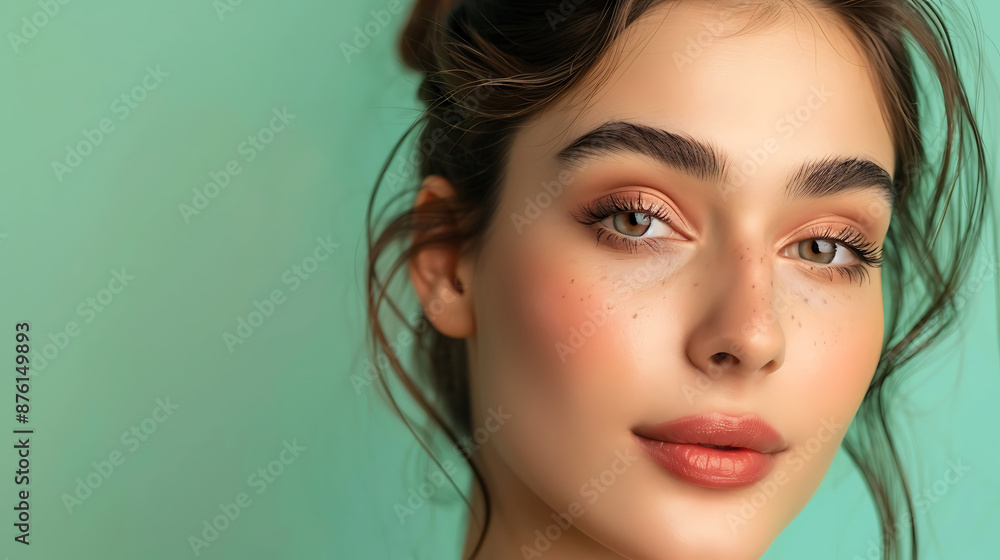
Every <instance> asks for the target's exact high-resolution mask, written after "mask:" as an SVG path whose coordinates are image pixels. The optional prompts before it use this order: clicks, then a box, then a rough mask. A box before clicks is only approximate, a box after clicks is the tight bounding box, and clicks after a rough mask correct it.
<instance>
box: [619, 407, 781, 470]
mask: <svg viewBox="0 0 1000 560" xmlns="http://www.w3.org/2000/svg"><path fill="white" fill-rule="evenodd" d="M634 432H635V434H636V436H638V439H639V444H640V447H642V449H643V451H645V452H646V453H647V454H648V455H649V456H650V457H652V458H653V460H655V461H656V462H657V463H659V464H660V465H661V466H662V467H663V468H665V469H666V470H667V471H669V472H670V473H671V474H673V475H674V476H676V477H678V478H680V479H682V480H685V481H687V482H690V483H693V484H697V485H699V486H704V487H706V488H739V487H743V486H749V485H751V484H754V483H756V482H759V481H760V480H762V479H763V478H764V477H765V476H767V475H768V473H770V472H771V470H772V469H773V468H774V456H775V454H776V453H778V452H780V451H782V450H784V449H785V448H786V447H787V446H786V444H785V440H784V438H783V437H781V434H779V433H778V431H777V430H775V429H774V428H773V427H771V425H770V424H768V423H767V422H765V421H764V420H762V419H761V418H760V417H758V416H756V415H752V414H751V415H746V416H740V417H735V416H727V415H724V414H721V413H718V412H714V413H710V414H702V415H698V416H688V417H685V418H679V419H677V420H673V421H670V422H665V423H663V424H657V425H655V426H640V427H639V428H636V429H635V430H634ZM710 446H718V447H723V449H717V448H716V447H710Z"/></svg>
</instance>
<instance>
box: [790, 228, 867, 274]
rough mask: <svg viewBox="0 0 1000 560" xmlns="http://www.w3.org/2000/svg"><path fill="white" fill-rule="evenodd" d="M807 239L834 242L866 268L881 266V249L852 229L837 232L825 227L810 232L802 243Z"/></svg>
mask: <svg viewBox="0 0 1000 560" xmlns="http://www.w3.org/2000/svg"><path fill="white" fill-rule="evenodd" d="M807 239H824V240H827V241H836V242H837V243H839V244H841V245H843V246H845V247H847V248H848V249H850V250H851V251H852V252H854V254H855V255H857V257H858V258H859V259H861V260H862V261H864V262H865V263H866V264H867V265H868V266H871V267H874V268H880V267H881V266H882V262H883V258H882V248H881V247H879V245H878V243H875V242H874V241H869V240H868V239H867V238H866V237H865V236H864V235H863V234H862V233H861V232H860V231H858V230H856V229H854V228H851V227H848V228H845V229H841V230H839V231H838V230H835V229H834V228H833V227H831V226H827V227H826V229H824V230H820V231H815V232H810V237H808V238H806V239H803V240H802V241H806V240H807Z"/></svg>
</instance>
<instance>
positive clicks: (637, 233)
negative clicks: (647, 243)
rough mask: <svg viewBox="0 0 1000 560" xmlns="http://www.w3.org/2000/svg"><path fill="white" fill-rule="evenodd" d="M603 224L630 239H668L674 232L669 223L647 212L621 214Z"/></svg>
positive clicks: (603, 221) (602, 221) (605, 220)
mask: <svg viewBox="0 0 1000 560" xmlns="http://www.w3.org/2000/svg"><path fill="white" fill-rule="evenodd" d="M601 224H602V225H604V227H606V228H608V229H611V230H614V231H616V232H618V233H620V234H622V235H625V236H628V237H666V236H668V235H670V233H671V232H673V228H671V227H670V226H669V225H668V224H667V222H665V221H663V220H660V219H659V218H655V217H653V216H652V215H650V214H648V213H645V212H619V213H617V214H613V215H611V216H608V217H607V218H604V219H603V220H601ZM646 234H649V235H646Z"/></svg>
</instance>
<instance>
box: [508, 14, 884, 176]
mask: <svg viewBox="0 0 1000 560" xmlns="http://www.w3.org/2000/svg"><path fill="white" fill-rule="evenodd" d="M735 4H736V3H726V2H697V1H695V2H667V3H665V4H663V5H660V6H658V7H656V8H654V9H651V10H650V11H649V12H648V13H647V14H645V15H643V16H642V18H640V19H639V20H638V21H636V22H635V23H634V24H633V25H632V26H630V28H629V30H628V31H627V33H626V34H625V35H624V36H622V37H620V38H619V39H618V40H617V41H616V43H615V44H614V45H613V47H612V48H611V49H608V51H607V54H606V55H605V58H604V59H603V60H602V61H601V63H600V64H599V65H598V71H597V72H592V73H591V74H590V75H589V76H588V78H587V79H586V80H585V81H584V82H583V83H582V84H580V85H579V86H578V87H577V88H576V90H575V91H573V92H571V93H570V94H569V95H567V96H566V97H564V98H562V99H561V100H560V101H558V102H557V103H555V104H554V105H553V106H551V107H549V108H547V109H546V110H544V111H543V112H542V113H541V114H540V115H539V116H538V117H537V118H536V120H535V122H534V123H533V125H539V124H540V125H542V126H529V127H526V128H525V129H524V131H523V132H522V134H521V140H522V142H521V143H520V144H521V145H522V146H524V145H528V146H530V147H531V148H530V150H528V151H522V152H520V154H519V155H521V156H523V157H526V158H529V159H541V158H545V157H552V156H553V155H554V154H555V153H556V152H558V150H559V149H560V148H561V147H564V146H565V145H566V144H567V143H569V142H571V141H572V140H573V139H574V138H576V137H578V136H579V135H581V134H584V133H586V132H588V131H590V130H592V129H593V128H596V127H597V126H600V125H601V124H603V123H605V122H608V121H610V120H631V121H639V122H642V123H644V124H648V125H651V126H655V127H658V128H663V129H666V130H669V131H672V132H680V133H683V134H686V135H690V136H692V137H695V138H698V139H702V140H705V141H707V142H710V143H711V144H713V145H714V146H717V147H719V148H720V149H721V150H722V151H724V152H726V153H727V154H731V155H732V156H733V158H734V161H733V163H734V164H736V165H739V163H740V162H741V160H742V159H743V158H746V157H748V156H747V154H749V153H751V152H752V151H753V150H755V149H759V148H760V147H761V146H763V145H765V144H768V145H773V143H771V142H769V140H776V141H777V143H778V144H779V145H780V150H778V151H776V152H775V153H773V155H772V156H770V157H769V160H768V162H767V163H766V165H765V166H762V171H761V173H760V175H761V177H764V178H767V177H770V174H771V173H783V172H787V171H788V170H790V169H793V168H795V167H797V166H798V165H799V164H800V163H801V162H802V161H804V160H807V159H815V158H818V157H827V156H836V155H844V156H857V157H864V158H866V159H870V160H872V161H874V162H875V163H877V164H879V165H880V166H882V167H883V168H885V169H887V170H889V171H890V172H891V171H892V169H893V163H894V154H893V150H892V141H891V137H890V133H889V131H888V128H887V125H886V123H885V119H884V118H883V114H882V110H881V107H880V104H879V97H878V94H877V90H876V86H875V83H874V82H873V79H872V76H871V74H870V69H869V65H868V63H867V60H866V57H865V55H864V53H863V52H861V51H860V50H859V48H858V46H857V42H856V41H855V40H854V38H853V36H852V35H851V33H850V32H849V30H848V29H847V28H846V27H845V26H844V24H843V23H841V22H840V21H839V20H838V19H836V17H835V15H834V14H832V13H830V12H820V11H815V10H813V9H811V8H807V7H806V6H804V5H801V4H798V5H794V6H792V7H790V6H791V5H789V4H786V3H782V6H781V7H778V8H775V7H774V6H775V5H774V3H763V7H760V8H759V9H757V11H755V8H753V7H751V6H748V5H747V4H745V3H744V4H743V5H742V6H739V7H737V8H734V7H733V6H734V5H735ZM761 10H764V11H763V12H762V11H761ZM539 148H544V149H539ZM517 152H518V151H517V149H516V148H515V153H514V154H512V155H513V156H515V157H516V156H517V155H518V153H517Z"/></svg>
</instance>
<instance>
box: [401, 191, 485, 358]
mask: <svg viewBox="0 0 1000 560" xmlns="http://www.w3.org/2000/svg"><path fill="white" fill-rule="evenodd" d="M454 196H455V189H454V187H453V186H452V184H451V181H449V180H448V179H445V178H444V177H442V176H441V175H429V176H428V177H427V178H425V179H424V182H423V183H422V184H421V185H420V191H419V192H418V193H417V199H416V202H415V203H414V206H415V207H418V208H419V207H420V206H422V205H425V204H428V203H434V202H437V201H442V200H446V199H448V198H451V197H454ZM445 223H446V224H447V225H443V226H439V227H438V228H436V229H435V230H433V231H431V232H417V233H416V234H415V235H414V237H413V242H414V244H416V243H419V242H421V241H422V240H423V239H425V238H426V237H427V236H428V234H429V233H434V234H441V233H446V231H442V230H447V228H450V227H457V226H456V225H455V223H456V220H445ZM409 264H410V280H411V281H412V282H413V288H414V290H416V292H417V299H419V300H420V305H421V306H423V308H424V314H425V315H426V316H427V319H428V320H429V321H430V322H431V324H433V325H434V328H436V329H437V330H438V332H440V333H441V334H443V335H445V336H448V337H451V338H466V337H468V336H471V335H472V334H474V333H475V330H476V329H475V313H474V309H473V306H472V280H473V279H472V271H473V266H472V261H471V259H470V258H468V257H466V256H463V252H462V245H461V244H460V243H455V244H433V245H428V246H426V247H424V248H422V249H420V250H418V252H417V253H415V254H414V255H413V256H412V257H411V258H410V263H409Z"/></svg>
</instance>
